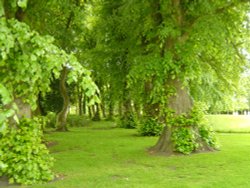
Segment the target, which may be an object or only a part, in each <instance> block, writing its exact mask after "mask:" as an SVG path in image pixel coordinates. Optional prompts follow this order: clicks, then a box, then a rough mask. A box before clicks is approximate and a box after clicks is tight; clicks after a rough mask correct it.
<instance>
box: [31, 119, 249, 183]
mask: <svg viewBox="0 0 250 188" xmlns="http://www.w3.org/2000/svg"><path fill="white" fill-rule="evenodd" d="M46 137H47V139H48V140H50V141H53V142H54V144H55V145H53V146H51V147H50V150H51V153H52V155H53V156H54V157H55V158H56V162H55V169H54V170H55V171H56V172H57V173H58V174H60V175H61V177H62V179H61V180H58V181H54V182H51V183H49V184H45V185H36V186H31V187H32V188H63V187H67V188H106V187H107V188H113V187H114V188H115V187H117V188H126V187H127V188H151V187H152V188H154V187H156V188H157V187H159V188H161V187H168V188H186V187H187V188H188V187H190V188H196V187H197V188H200V187H211V188H216V187H218V188H223V187H225V188H230V187H232V188H234V187H250V180H249V177H248V174H249V173H250V166H249V164H250V158H249V156H250V142H249V140H250V134H218V138H219V140H220V143H221V151H217V152H213V153H201V154H194V155H190V156H175V157H163V156H151V155H149V154H148V153H147V152H146V148H148V147H150V146H152V145H154V144H155V143H156V141H157V138H156V137H138V136H136V131H135V130H125V129H119V128H112V123H110V122H100V123H95V124H94V125H92V126H88V127H84V128H72V129H71V131H70V132H66V133H61V132H51V133H49V134H47V135H46Z"/></svg>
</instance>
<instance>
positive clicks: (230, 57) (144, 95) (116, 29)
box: [96, 0, 249, 153]
mask: <svg viewBox="0 0 250 188" xmlns="http://www.w3.org/2000/svg"><path fill="white" fill-rule="evenodd" d="M102 6H103V8H102V9H101V11H100V12H101V13H100V15H101V16H100V19H99V21H100V23H103V24H100V23H99V24H97V25H96V27H97V28H99V29H100V30H101V31H102V36H99V40H98V42H99V44H98V45H97V47H100V46H104V47H103V49H105V52H107V54H106V55H107V57H112V59H114V56H116V57H118V56H117V55H116V54H115V52H117V51H119V52H118V54H120V55H121V54H122V51H126V52H127V55H126V58H125V59H124V60H125V61H123V63H124V64H126V65H129V72H128V74H127V75H126V77H125V79H126V82H127V83H128V84H127V86H128V87H129V88H130V93H131V94H132V96H133V97H132V100H133V99H134V100H135V99H136V97H135V95H137V97H138V96H139V98H140V100H139V101H141V103H142V105H143V106H144V110H143V111H144V115H146V116H154V117H157V118H158V119H159V120H162V119H163V120H164V119H166V118H167V120H166V124H167V126H166V128H165V129H164V131H163V133H162V136H161V137H160V139H159V142H158V143H157V144H156V146H155V147H153V148H152V151H153V152H167V153H173V152H174V151H179V152H182V151H180V150H178V149H177V148H176V147H178V145H177V144H176V143H175V142H173V139H174V134H173V132H176V129H178V126H177V124H178V121H179V119H181V117H183V115H182V114H186V115H185V118H184V119H186V120H187V121H188V119H189V118H190V117H192V118H194V117H193V116H192V113H193V112H192V108H193V101H194V100H195V101H208V100H207V99H209V98H212V99H215V97H218V96H219V97H220V94H222V93H223V94H225V93H227V92H230V91H232V90H233V89H234V88H235V87H236V86H237V83H238V78H239V75H240V73H241V72H242V70H243V68H244V65H245V63H246V61H245V58H244V56H243V55H242V49H243V48H244V43H245V40H246V38H245V37H246V36H247V34H249V30H248V29H247V28H246V26H245V24H244V22H247V21H249V18H248V17H247V12H249V2H248V1H246V0H230V1H226V0H225V1H224V0H223V1H211V0H204V1H199V0H197V1H191V0H170V1H160V0H151V1H146V0H143V1H139V0H134V1H123V2H117V1H114V0H106V1H104V3H103V5H102ZM104 22H105V23H106V24H104ZM97 37H98V36H97ZM114 63H115V62H114ZM121 67H122V65H121ZM209 90H211V91H209ZM199 91H202V93H200V92H199ZM133 94H134V95H133ZM200 94H201V95H200ZM210 95H211V96H212V97H211V96H210ZM209 96H210V97H209ZM135 101H138V100H135ZM169 110H172V111H174V115H173V116H172V115H171V116H168V115H167V114H168V113H167V112H169ZM178 118H179V119H178ZM173 121H175V122H176V123H175V124H173V123H171V122H173ZM193 124H194V125H189V128H188V129H185V131H186V132H192V130H194V132H196V133H197V135H199V136H198V137H201V135H200V133H201V129H203V127H199V126H198V127H197V125H195V124H196V123H193ZM182 129H183V130H184V128H183V127H182ZM198 129H200V131H198V132H197V131H195V130H198ZM180 131H181V130H180ZM177 132H178V131H177ZM175 135H176V134H175ZM180 139H181V138H179V140H180ZM196 142H199V139H198V138H196V140H195V141H194V145H195V143H196ZM210 144H211V143H208V142H207V143H204V141H203V143H200V144H198V145H199V146H197V147H196V146H195V147H192V148H191V149H190V152H192V151H197V150H203V149H209V148H210V146H212V145H210ZM201 145H203V146H204V147H200V146H201Z"/></svg>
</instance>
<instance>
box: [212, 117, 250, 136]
mask: <svg viewBox="0 0 250 188" xmlns="http://www.w3.org/2000/svg"><path fill="white" fill-rule="evenodd" d="M207 118H208V120H209V122H210V124H211V125H212V127H213V128H214V130H216V131H217V132H237V133H240V132H242V133H250V116H247V115H208V116H207Z"/></svg>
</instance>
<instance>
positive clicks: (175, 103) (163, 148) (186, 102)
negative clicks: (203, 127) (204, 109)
mask: <svg viewBox="0 0 250 188" xmlns="http://www.w3.org/2000/svg"><path fill="white" fill-rule="evenodd" d="M169 84H170V85H171V86H173V87H175V89H176V94H175V95H172V96H171V97H169V99H168V101H169V103H168V107H169V108H170V109H171V110H174V112H175V115H176V116H179V115H181V114H189V113H190V112H191V110H192V107H193V103H192V99H191V97H190V95H189V93H188V89H187V88H186V87H184V86H183V84H182V82H181V81H180V80H178V79H175V80H172V81H171V82H170V83H169ZM167 122H168V120H166V124H167ZM180 128H183V127H181V126H178V125H176V126H175V125H174V126H172V127H171V126H170V125H168V124H167V125H166V126H165V127H164V129H163V131H162V134H161V136H160V138H159V140H158V142H157V143H156V145H155V146H153V147H152V148H151V149H150V152H151V153H160V154H165V155H173V154H177V152H175V148H174V143H173V142H172V140H171V136H172V133H173V130H175V131H176V130H177V131H178V130H180ZM186 128H189V129H191V132H195V133H194V135H200V132H199V127H197V125H190V126H188V127H186ZM195 142H196V143H197V144H199V147H198V148H196V149H195V150H193V151H192V152H204V151H214V150H215V149H214V147H212V146H209V145H208V144H207V143H206V142H205V141H204V140H202V138H201V136H196V140H195Z"/></svg>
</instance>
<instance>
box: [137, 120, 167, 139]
mask: <svg viewBox="0 0 250 188" xmlns="http://www.w3.org/2000/svg"><path fill="white" fill-rule="evenodd" d="M163 127H164V125H163V124H161V123H159V122H158V121H157V120H156V119H154V118H151V117H149V118H145V119H144V120H143V121H142V122H141V123H140V125H139V127H138V132H139V134H140V135H142V136H159V135H160V134H161V132H162V129H163Z"/></svg>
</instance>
